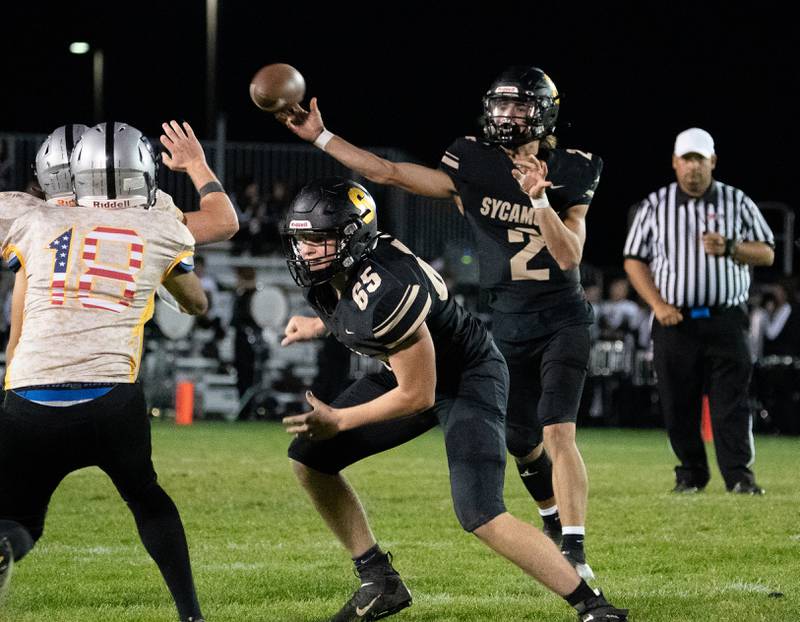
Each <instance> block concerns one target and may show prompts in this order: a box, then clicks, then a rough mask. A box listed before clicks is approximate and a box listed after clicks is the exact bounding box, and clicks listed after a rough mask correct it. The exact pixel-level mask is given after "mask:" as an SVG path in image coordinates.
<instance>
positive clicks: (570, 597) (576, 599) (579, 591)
mask: <svg viewBox="0 0 800 622" xmlns="http://www.w3.org/2000/svg"><path fill="white" fill-rule="evenodd" d="M595 596H597V594H595V593H594V590H593V589H592V588H590V587H589V584H588V583H586V581H584V580H583V579H581V582H580V583H579V584H578V587H576V588H575V591H574V592H572V593H571V594H567V595H566V596H564V600H566V601H567V602H568V603H569V604H570V606H571V607H575V606H576V605H578V604H579V603H582V602H583V601H584V600H586V599H587V598H594V597H595Z"/></svg>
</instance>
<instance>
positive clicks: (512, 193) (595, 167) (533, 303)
mask: <svg viewBox="0 0 800 622" xmlns="http://www.w3.org/2000/svg"><path fill="white" fill-rule="evenodd" d="M539 155H540V157H543V158H544V161H545V163H546V164H547V171H548V174H547V179H548V180H549V181H550V182H552V184H553V185H552V186H551V187H550V188H547V189H546V193H547V198H548V200H549V201H550V205H552V206H553V209H555V210H556V211H557V212H558V213H559V214H560V215H561V216H562V218H563V217H564V216H565V215H566V210H567V209H568V208H570V207H572V206H573V205H582V204H587V205H588V204H589V203H591V201H592V197H593V195H594V191H595V189H596V188H597V184H598V182H599V181H600V172H601V171H602V169H603V161H602V160H601V159H600V158H599V157H598V156H596V155H592V154H591V153H586V152H584V151H579V150H577V149H554V150H547V151H542V152H540V154H539ZM440 168H441V169H442V170H443V171H444V172H445V173H447V174H448V175H449V176H450V178H451V179H452V180H453V184H454V185H455V187H456V190H457V192H458V194H459V195H460V197H461V201H462V203H463V205H464V215H465V216H466V218H467V220H468V221H469V223H470V225H471V226H472V230H473V232H474V234H475V238H476V242H477V244H478V257H479V259H480V275H481V276H480V282H481V287H482V288H483V289H484V290H486V291H487V292H488V293H489V304H490V306H491V307H492V308H493V309H494V310H496V311H500V312H506V313H530V312H536V311H541V310H544V309H549V308H552V307H556V306H561V305H564V304H565V303H568V302H570V301H572V302H574V303H575V305H582V306H585V302H584V295H583V289H582V288H581V286H580V276H579V271H578V270H577V269H574V270H567V271H564V270H561V269H560V268H559V267H558V263H557V262H556V261H555V259H553V257H552V255H551V254H550V252H549V250H548V249H547V246H546V245H545V242H544V238H543V237H542V235H541V232H540V230H539V228H538V227H537V226H536V225H535V224H534V218H533V213H534V212H533V207H532V205H531V200H530V198H529V197H528V196H527V195H526V194H525V193H524V192H523V191H522V190H521V189H520V187H519V183H517V180H516V179H514V177H513V176H512V175H511V171H512V169H513V164H512V162H511V158H509V157H508V155H507V154H506V152H505V151H503V150H502V149H501V148H500V147H499V146H496V145H492V144H490V143H486V142H483V141H480V140H476V139H474V138H472V137H465V138H459V139H457V140H456V141H455V142H454V143H453V144H452V145H450V147H448V148H447V151H446V152H445V154H444V156H443V157H442V161H441V164H440Z"/></svg>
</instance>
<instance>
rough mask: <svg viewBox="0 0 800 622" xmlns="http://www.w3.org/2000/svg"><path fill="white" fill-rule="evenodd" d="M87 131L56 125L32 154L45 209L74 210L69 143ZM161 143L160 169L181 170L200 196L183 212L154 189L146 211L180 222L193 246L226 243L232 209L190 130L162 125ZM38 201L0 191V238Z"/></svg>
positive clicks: (232, 228)
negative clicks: (152, 201) (196, 207)
mask: <svg viewBox="0 0 800 622" xmlns="http://www.w3.org/2000/svg"><path fill="white" fill-rule="evenodd" d="M87 129H89V128H87V127H86V126H85V125H82V124H79V123H71V124H67V125H62V126H60V127H57V128H56V129H55V130H53V132H52V133H51V134H50V135H49V136H48V137H47V138H46V139H45V141H44V142H43V143H42V144H41V146H40V147H39V150H38V151H37V153H36V161H35V169H36V179H37V181H38V182H39V186H40V187H41V189H42V192H44V194H45V198H46V202H47V203H49V204H50V205H61V206H74V205H76V201H75V192H74V190H73V186H72V175H71V172H70V168H69V159H70V156H71V155H72V150H73V148H74V146H75V143H77V142H78V140H79V139H80V137H81V136H82V135H83V133H84V132H85V131H86V130H87ZM162 130H163V131H164V134H162V135H161V143H162V144H163V145H164V147H165V148H166V149H167V153H166V154H165V155H164V157H163V162H164V165H165V166H166V167H167V168H169V169H170V170H172V171H176V172H185V173H186V174H188V175H189V177H191V179H192V182H194V185H195V187H196V188H197V189H198V191H201V192H200V209H199V210H198V211H195V212H187V213H184V212H182V211H181V210H180V208H178V206H177V205H175V202H174V200H173V199H172V197H171V196H170V195H169V194H167V193H166V192H164V191H163V190H157V191H156V201H155V204H154V205H153V206H152V208H151V209H153V210H157V211H166V212H169V213H171V214H172V215H173V216H175V217H176V218H177V219H178V220H180V221H181V222H182V223H183V224H185V225H186V226H187V227H188V228H189V231H191V233H192V235H193V236H194V239H195V244H198V245H199V244H210V243H212V242H221V241H223V240H228V239H230V238H231V237H233V235H234V234H235V233H236V232H237V231H238V230H239V221H238V219H237V216H236V210H235V209H234V208H233V204H232V203H231V201H230V199H229V198H228V195H227V194H226V193H225V192H224V190H223V189H222V185H221V184H220V183H219V180H218V179H217V177H216V175H215V174H214V172H213V171H212V170H211V168H210V167H209V166H208V163H207V162H206V157H205V153H204V152H203V147H202V145H200V142H199V141H198V140H197V138H196V137H195V135H194V132H193V131H192V127H191V126H190V125H189V124H188V123H186V122H184V123H183V124H182V125H181V124H179V123H178V122H177V121H171V122H169V123H163V124H162ZM41 204H42V201H41V200H40V199H37V198H36V197H33V196H32V195H29V194H26V193H24V192H0V240H2V239H5V236H6V234H7V233H8V229H9V228H10V226H11V223H12V222H13V221H14V219H15V218H16V217H17V216H19V215H21V214H23V213H25V212H26V211H29V210H30V209H31V208H32V207H36V206H38V205H41Z"/></svg>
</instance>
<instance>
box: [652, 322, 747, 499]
mask: <svg viewBox="0 0 800 622" xmlns="http://www.w3.org/2000/svg"><path fill="white" fill-rule="evenodd" d="M683 317H684V319H683V321H682V322H680V323H679V324H677V325H676V326H667V327H665V326H661V325H660V324H659V323H658V322H655V321H654V324H653V362H654V365H655V370H656V376H657V379H658V394H659V398H660V400H661V406H662V411H663V413H664V421H665V424H666V427H667V432H668V434H669V440H670V443H671V445H672V449H673V451H674V452H675V455H676V456H677V457H678V459H679V460H680V465H679V466H677V467H675V476H676V480H677V482H678V483H685V484H687V485H690V486H697V487H698V488H702V487H704V486H705V485H706V484H707V483H708V480H709V478H710V473H709V469H708V461H707V459H706V451H705V446H704V445H703V439H702V437H701V431H700V426H701V414H702V398H703V394H704V393H707V394H708V398H709V406H710V410H711V423H712V428H713V431H714V448H715V450H716V454H717V463H718V464H719V469H720V472H721V473H722V477H723V478H724V480H725V486H726V487H727V488H728V489H729V490H730V489H731V488H733V487H734V486H735V485H736V483H737V482H750V483H753V472H752V471H751V470H750V465H751V464H752V463H753V460H754V458H755V448H754V445H753V433H752V417H751V413H750V409H749V407H748V404H747V392H748V386H749V384H750V375H751V372H752V363H751V360H750V348H749V345H748V341H747V326H748V319H747V314H746V313H745V311H744V310H743V309H741V308H739V307H730V308H712V309H711V315H710V317H703V318H691V317H690V310H688V309H687V310H684V311H683Z"/></svg>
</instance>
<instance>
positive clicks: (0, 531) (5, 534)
mask: <svg viewBox="0 0 800 622" xmlns="http://www.w3.org/2000/svg"><path fill="white" fill-rule="evenodd" d="M0 538H8V541H9V543H10V544H11V550H12V551H13V552H14V561H17V562H18V561H19V560H21V559H22V558H23V557H25V555H27V554H28V551H30V550H31V549H32V548H33V538H32V537H31V534H30V532H29V531H28V530H27V529H25V527H23V526H22V525H20V524H19V523H18V522H16V521H13V520H0Z"/></svg>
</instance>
